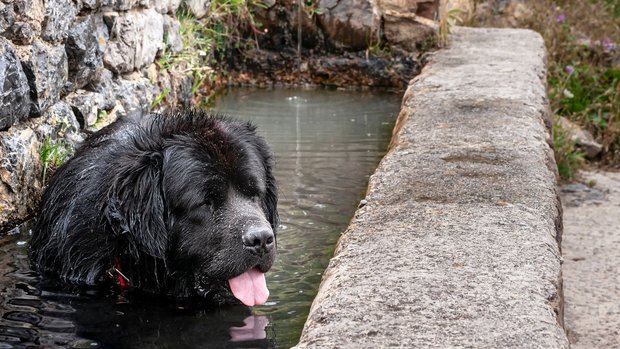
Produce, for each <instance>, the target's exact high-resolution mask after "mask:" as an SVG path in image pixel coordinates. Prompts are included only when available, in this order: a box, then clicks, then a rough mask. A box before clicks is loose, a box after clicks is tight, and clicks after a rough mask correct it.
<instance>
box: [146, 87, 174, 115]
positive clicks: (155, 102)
mask: <svg viewBox="0 0 620 349" xmlns="http://www.w3.org/2000/svg"><path fill="white" fill-rule="evenodd" d="M168 93H170V88H167V89H165V90H164V92H162V93H161V94H160V95H159V96H157V98H155V100H154V101H153V103H151V107H150V109H151V110H152V109H153V108H155V107H157V106H158V105H159V104H160V103H161V102H162V101H163V100H164V98H166V96H167V95H168Z"/></svg>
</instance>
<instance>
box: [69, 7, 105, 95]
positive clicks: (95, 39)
mask: <svg viewBox="0 0 620 349" xmlns="http://www.w3.org/2000/svg"><path fill="white" fill-rule="evenodd" d="M108 39H109V35H108V30H107V27H106V26H105V24H104V23H103V18H102V16H101V15H90V16H86V17H83V18H80V19H79V20H78V21H77V22H76V24H75V25H74V26H73V27H72V28H71V30H70V31H69V34H68V37H67V40H66V43H65V49H66V51H67V60H68V63H69V76H68V79H69V82H71V84H72V89H73V88H82V87H84V86H85V85H86V84H88V82H89V81H90V80H91V79H92V77H93V76H95V75H96V74H97V73H98V72H99V71H100V70H101V69H103V53H104V52H105V48H106V46H107V42H108Z"/></svg>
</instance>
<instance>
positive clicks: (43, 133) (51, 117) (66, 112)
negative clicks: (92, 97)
mask: <svg viewBox="0 0 620 349" xmlns="http://www.w3.org/2000/svg"><path fill="white" fill-rule="evenodd" d="M32 127H33V129H34V130H35V132H36V134H37V136H38V138H39V139H40V140H42V141H43V140H45V139H52V140H57V139H66V140H68V141H69V143H70V144H71V145H70V146H71V147H72V148H75V146H76V145H77V144H78V143H80V142H81V141H82V140H83V136H82V135H81V134H80V124H79V122H78V121H77V119H76V117H75V114H74V113H73V109H72V108H71V106H70V105H69V104H68V103H66V102H63V101H60V102H58V103H56V104H54V105H52V106H51V107H50V108H48V109H47V110H46V111H45V112H44V113H43V117H41V118H37V119H33V125H32Z"/></svg>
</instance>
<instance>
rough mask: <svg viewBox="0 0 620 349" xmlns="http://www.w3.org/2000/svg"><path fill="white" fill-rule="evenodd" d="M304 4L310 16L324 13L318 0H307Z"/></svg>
mask: <svg viewBox="0 0 620 349" xmlns="http://www.w3.org/2000/svg"><path fill="white" fill-rule="evenodd" d="M303 6H304V10H305V11H306V13H307V14H308V16H310V18H313V17H314V16H317V15H322V14H323V10H322V9H321V8H320V7H319V1H317V0H305V1H304V2H303Z"/></svg>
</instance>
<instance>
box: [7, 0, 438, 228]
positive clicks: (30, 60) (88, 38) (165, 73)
mask: <svg viewBox="0 0 620 349" xmlns="http://www.w3.org/2000/svg"><path fill="white" fill-rule="evenodd" d="M181 1H183V0H0V89H1V92H2V94H1V95H0V105H1V107H0V232H1V231H4V230H6V229H7V228H10V227H11V226H12V225H13V224H15V223H16V222H19V221H22V220H24V219H26V218H27V217H28V216H29V215H30V214H31V213H32V210H33V208H34V207H35V206H36V205H35V204H36V201H37V199H38V196H39V195H40V192H41V189H42V186H43V183H42V175H41V174H42V164H41V159H40V157H41V156H40V150H41V147H42V144H43V143H44V142H45V143H46V144H49V143H52V144H53V143H55V142H56V143H57V142H60V141H62V144H65V145H66V146H67V147H68V148H74V147H75V145H76V144H79V142H80V141H81V140H83V139H84V137H85V136H86V135H87V134H88V133H89V132H92V131H94V130H96V129H98V128H101V127H102V126H105V125H106V124H108V123H110V122H112V121H114V120H115V119H116V118H118V117H120V116H127V117H141V116H142V115H143V114H145V113H146V112H148V111H149V110H150V109H151V105H152V104H153V102H154V101H156V100H158V97H159V96H162V94H164V93H166V94H167V95H166V99H165V102H166V105H172V106H179V105H181V106H189V105H190V104H191V100H192V97H193V96H192V84H193V81H192V79H191V77H189V76H187V75H186V74H184V73H183V72H182V71H181V70H182V68H180V67H178V68H168V69H166V70H162V69H160V68H159V65H158V64H157V60H158V59H159V57H160V56H162V54H163V53H164V51H165V50H166V52H167V53H170V52H172V53H177V52H179V51H180V50H182V49H183V48H182V44H181V40H180V33H179V31H180V23H179V21H178V20H177V18H176V12H177V9H178V8H179V6H181ZM185 1H186V2H185V5H186V6H187V8H188V9H189V10H190V11H191V12H192V14H193V15H194V16H195V17H196V18H204V19H209V17H208V16H209V9H210V7H211V1H210V0H185ZM257 1H258V0H257ZM260 1H261V2H262V3H263V4H262V6H255V7H253V10H254V11H255V14H254V15H255V16H256V18H257V19H258V21H259V22H261V23H262V26H261V29H262V30H263V31H264V33H262V34H261V35H260V36H258V35H257V34H256V33H254V32H253V33H249V35H250V36H251V37H252V38H256V40H257V42H260V47H261V48H260V49H257V50H256V51H255V52H244V53H243V54H242V55H240V54H237V53H238V52H237V51H236V50H235V51H234V52H232V53H229V55H236V56H237V57H243V59H244V60H245V63H244V64H242V65H241V66H240V68H239V69H237V70H236V72H234V73H231V74H230V75H229V76H230V77H232V79H237V81H238V82H240V83H245V82H249V83H252V81H257V80H252V78H247V76H250V77H251V74H249V73H248V72H249V71H250V70H252V67H254V70H256V71H259V72H262V73H263V75H268V78H269V79H270V80H271V81H272V82H277V81H284V80H286V79H287V78H288V77H291V79H293V80H295V79H297V80H299V79H300V76H302V77H303V75H304V74H301V75H299V72H302V73H304V72H305V75H309V76H311V78H309V79H308V81H309V82H312V83H315V84H339V85H345V86H349V85H351V84H355V85H374V86H392V87H393V86H403V87H404V86H405V85H406V81H408V79H409V78H410V77H412V76H413V75H414V74H415V73H417V72H418V71H419V67H420V65H419V64H418V62H417V60H416V58H415V53H414V51H415V50H416V47H417V45H419V44H420V43H421V42H422V41H424V40H426V38H427V37H428V36H429V35H432V33H433V29H432V25H430V26H429V24H428V23H427V22H428V21H431V22H432V19H433V18H436V17H437V9H438V5H439V0H406V1H403V0H381V1H371V0H318V1H315V2H299V1H296V0H260ZM312 3H314V4H315V5H316V6H317V8H316V9H314V10H312V9H310V7H311V6H310V5H309V4H312ZM300 4H303V6H304V11H299V7H298V6H300ZM313 11H315V12H313ZM300 20H301V22H299V21H300ZM299 23H301V26H302V31H303V38H302V40H303V45H302V46H303V47H304V48H305V50H306V51H307V52H310V53H316V54H318V56H319V59H315V60H311V61H307V62H305V63H304V64H301V65H300V64H299V61H298V60H297V54H298V53H299V52H297V51H296V48H297V47H299V46H298V45H297V42H296V40H298V39H297V35H296V33H297V29H296V28H297V27H299ZM379 41H382V43H383V44H385V45H389V46H390V47H391V48H393V49H394V50H393V52H401V53H403V52H404V53H405V54H404V55H401V56H400V57H398V58H395V57H390V56H386V57H380V58H379V59H376V60H373V59H369V56H368V52H369V50H370V48H371V47H372V46H373V45H377V44H378V42H379ZM269 50H271V51H270V52H269ZM364 50H366V52H365V53H364ZM351 51H356V52H355V53H354V54H349V53H348V52H351ZM328 52H330V53H331V54H332V55H333V56H332V57H327V58H325V59H323V58H322V56H321V55H325V54H326V53H328ZM286 53H289V54H288V55H286ZM291 53H292V54H291ZM283 62H284V63H283ZM175 69H177V70H178V71H175ZM231 69H232V70H234V68H232V67H231ZM269 72H271V75H269ZM292 72H294V73H295V74H291V73H292ZM340 77H343V78H340ZM283 79H284V80H283ZM293 82H294V81H293Z"/></svg>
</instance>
